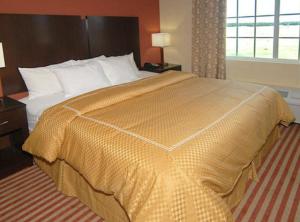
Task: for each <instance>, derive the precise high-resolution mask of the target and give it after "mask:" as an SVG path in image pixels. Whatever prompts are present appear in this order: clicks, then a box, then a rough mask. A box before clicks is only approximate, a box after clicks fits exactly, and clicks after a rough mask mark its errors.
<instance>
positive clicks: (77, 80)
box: [53, 61, 111, 97]
mask: <svg viewBox="0 0 300 222" xmlns="http://www.w3.org/2000/svg"><path fill="white" fill-rule="evenodd" d="M53 71H54V72H55V74H56V76H57V78H58V80H59V82H60V83H61V85H62V87H63V89H64V92H65V96H66V97H72V96H77V95H80V94H83V93H86V92H90V91H93V90H96V89H100V88H104V87H107V86H111V83H110V81H109V80H108V78H107V77H106V75H105V74H104V72H103V69H102V67H101V65H100V64H99V63H97V62H94V61H91V62H88V63H85V64H79V65H73V66H68V67H59V68H55V69H53Z"/></svg>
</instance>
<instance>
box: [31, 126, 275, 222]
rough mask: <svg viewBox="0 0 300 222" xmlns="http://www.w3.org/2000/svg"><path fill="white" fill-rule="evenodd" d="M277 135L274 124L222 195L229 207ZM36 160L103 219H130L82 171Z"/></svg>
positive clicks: (253, 175)
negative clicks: (89, 181) (258, 149)
mask: <svg viewBox="0 0 300 222" xmlns="http://www.w3.org/2000/svg"><path fill="white" fill-rule="evenodd" d="M278 138H279V126H276V127H275V128H274V129H273V131H272V132H271V134H270V135H269V137H268V139H267V141H266V143H265V144H264V145H263V147H262V149H261V150H260V152H259V153H258V154H257V155H256V157H255V159H254V160H253V161H252V163H251V164H250V165H249V166H248V167H246V168H245V169H244V170H243V172H242V174H241V175H240V177H239V178H238V180H237V182H236V184H235V186H234V189H233V190H232V191H231V192H230V193H228V194H227V195H226V196H223V197H222V198H223V199H224V201H225V202H226V203H227V204H228V205H229V206H230V208H233V207H235V206H236V205H237V204H238V203H239V202H240V200H241V199H242V197H243V195H244V193H245V191H246V188H247V187H246V186H247V182H248V180H249V179H256V169H258V168H259V167H260V165H261V163H262V160H263V158H264V157H265V156H266V155H267V153H268V152H269V151H270V149H271V148H272V146H273V145H274V143H275V142H276V141H277V139H278ZM35 163H36V164H37V165H38V166H39V167H40V168H41V169H42V170H43V171H44V172H45V173H46V174H48V175H49V176H50V177H51V178H52V179H53V181H54V182H55V184H56V185H57V189H58V190H59V191H61V192H62V193H64V194H66V195H68V196H75V197H78V198H79V199H80V200H81V202H83V203H84V204H85V205H87V206H88V207H89V208H90V209H91V210H93V211H94V212H95V213H96V214H98V215H99V216H101V217H102V218H104V219H105V220H106V221H109V222H124V221H129V218H128V216H127V214H126V212H125V211H124V209H123V208H122V206H121V205H120V204H119V202H118V201H117V200H116V199H115V198H114V197H113V196H112V195H107V194H105V193H103V192H101V191H97V190H95V189H93V188H92V187H91V186H90V184H89V183H88V182H87V181H86V180H85V179H84V178H83V177H82V176H81V174H79V173H78V172H77V171H76V170H74V169H73V168H72V167H71V166H70V165H68V164H67V163H66V162H64V161H62V160H56V161H55V162H54V163H52V164H50V163H48V162H46V161H44V160H42V159H39V158H35Z"/></svg>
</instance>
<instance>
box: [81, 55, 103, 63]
mask: <svg viewBox="0 0 300 222" xmlns="http://www.w3.org/2000/svg"><path fill="white" fill-rule="evenodd" d="M105 58H106V57H105V56H104V55H101V56H97V57H94V58H90V59H82V60H76V61H75V63H76V65H82V64H86V63H89V62H94V61H98V60H101V59H102V60H103V59H105Z"/></svg>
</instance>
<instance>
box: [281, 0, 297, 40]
mask: <svg viewBox="0 0 300 222" xmlns="http://www.w3.org/2000/svg"><path fill="white" fill-rule="evenodd" d="M299 1H300V0H299ZM299 31H300V15H282V16H280V25H279V37H299Z"/></svg>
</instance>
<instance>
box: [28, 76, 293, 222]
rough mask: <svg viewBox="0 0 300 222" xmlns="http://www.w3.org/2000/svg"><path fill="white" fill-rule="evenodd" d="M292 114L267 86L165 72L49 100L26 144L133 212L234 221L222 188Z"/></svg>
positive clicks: (144, 216)
mask: <svg viewBox="0 0 300 222" xmlns="http://www.w3.org/2000/svg"><path fill="white" fill-rule="evenodd" d="M203 112H204V113H205V115H200V114H201V113H203ZM262 117H263V118H262ZM292 120H293V115H292V114H291V113H290V111H289V108H288V106H287V104H286V103H285V102H284V100H283V99H282V98H281V96H280V95H279V94H278V93H277V92H275V91H274V90H272V89H269V88H267V87H264V86H258V85H253V84H245V83H238V82H234V81H224V80H212V79H201V78H198V77H196V76H195V75H193V74H190V73H180V72H169V73H165V74H163V75H158V76H154V77H150V78H146V79H143V80H139V81H136V82H132V83H128V84H123V85H119V86H114V87H110V88H105V89H100V90H97V91H94V92H91V93H88V94H84V95H81V96H79V97H75V98H73V99H70V100H67V101H65V102H63V103H60V104H58V105H56V106H53V107H51V108H50V109H48V110H47V111H45V112H44V113H43V115H42V116H41V119H40V121H39V122H38V124H37V126H36V128H35V129H34V130H33V132H32V133H31V135H30V137H29V138H28V139H27V141H26V142H25V144H24V146H23V148H24V150H26V151H28V152H30V153H32V154H33V155H34V156H36V157H39V158H42V159H44V160H46V161H47V162H48V163H50V164H51V163H54V165H55V162H56V161H58V163H59V164H58V165H59V166H58V167H57V166H56V167H57V168H58V169H60V170H59V171H56V173H54V175H55V174H58V175H56V176H55V177H60V178H61V177H62V178H63V179H58V181H57V182H58V183H60V184H62V186H64V189H67V190H68V188H66V187H65V183H68V182H65V181H64V177H65V176H66V177H68V176H67V175H65V170H66V166H65V165H68V166H69V167H70V168H71V169H73V171H76V172H78V174H79V175H81V176H82V177H83V178H84V180H85V181H86V182H87V183H88V184H89V185H90V186H91V188H92V189H94V190H95V191H96V192H103V193H105V194H106V195H109V196H113V198H114V199H115V201H116V202H117V203H119V204H120V206H122V208H121V209H124V212H123V213H124V214H125V215H127V216H128V218H129V219H130V220H131V221H180V220H187V221H205V220H208V221H230V220H231V219H232V218H231V213H230V207H229V206H228V204H226V201H224V200H222V196H224V197H225V196H226V195H228V194H229V193H231V192H232V191H233V189H234V188H235V186H236V184H237V182H238V180H239V178H240V177H241V175H242V173H243V171H244V170H245V169H247V168H248V167H249V166H252V167H253V164H254V162H253V160H254V159H255V157H256V156H257V155H258V153H259V152H260V151H261V149H262V147H263V146H264V145H265V144H266V143H268V137H269V136H274V135H273V134H272V131H273V130H274V128H275V127H276V125H277V124H278V123H280V122H282V123H289V122H290V121H292ZM275 133H276V132H275ZM59 161H62V162H64V164H62V162H59ZM61 167H62V168H61ZM66 171H67V170H66ZM61 172H63V173H61ZM71 172H72V170H71ZM64 189H62V190H64ZM66 193H68V191H66ZM92 196H94V194H93V195H90V197H89V198H88V199H91V198H92ZM112 214H113V215H114V216H116V211H115V210H113V211H112ZM106 218H110V217H107V215H106ZM122 220H123V218H122Z"/></svg>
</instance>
